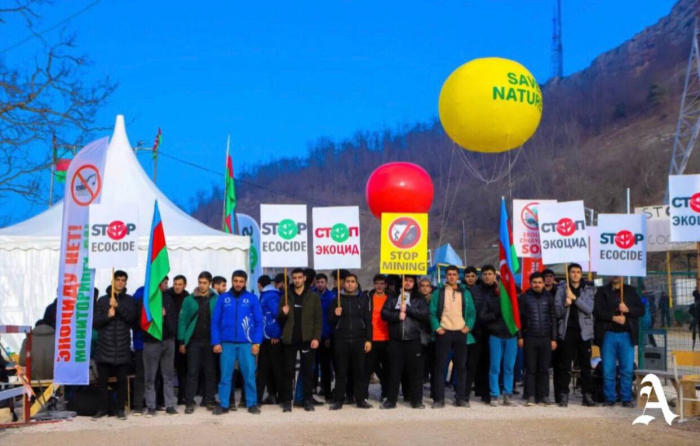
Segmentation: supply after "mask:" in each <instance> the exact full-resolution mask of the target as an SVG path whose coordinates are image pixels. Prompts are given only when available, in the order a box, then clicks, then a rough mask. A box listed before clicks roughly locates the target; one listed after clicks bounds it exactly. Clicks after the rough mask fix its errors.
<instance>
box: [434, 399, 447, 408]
mask: <svg viewBox="0 0 700 446" xmlns="http://www.w3.org/2000/svg"><path fill="white" fill-rule="evenodd" d="M431 407H432V408H433V409H442V408H443V407H445V400H440V401H433V405H432V406H431Z"/></svg>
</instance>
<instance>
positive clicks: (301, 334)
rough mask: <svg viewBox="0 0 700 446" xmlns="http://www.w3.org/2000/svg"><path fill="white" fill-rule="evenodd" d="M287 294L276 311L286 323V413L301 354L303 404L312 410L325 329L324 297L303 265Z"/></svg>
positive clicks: (282, 391)
mask: <svg viewBox="0 0 700 446" xmlns="http://www.w3.org/2000/svg"><path fill="white" fill-rule="evenodd" d="M286 293H287V295H286V297H283V299H284V300H285V301H284V302H282V304H281V305H280V308H279V312H278V314H277V322H278V323H279V324H282V325H283V328H282V345H283V347H282V349H283V353H284V377H283V381H282V386H281V388H280V389H279V393H280V398H281V399H282V407H283V411H284V412H291V411H292V391H293V389H292V386H293V383H294V375H295V368H296V360H297V353H299V354H300V356H301V359H300V368H299V375H300V377H301V381H302V385H303V397H302V404H303V406H304V410H305V411H307V412H313V411H314V404H313V401H312V398H313V385H314V365H315V363H316V359H315V358H316V355H315V354H316V349H317V348H318V346H319V343H320V340H321V332H322V329H323V316H322V314H321V299H320V298H319V297H318V294H316V293H314V292H313V291H311V288H309V287H308V286H307V285H306V274H305V273H304V270H303V269H301V268H296V269H295V270H293V271H292V287H291V288H290V289H289V290H288V291H287V292H286Z"/></svg>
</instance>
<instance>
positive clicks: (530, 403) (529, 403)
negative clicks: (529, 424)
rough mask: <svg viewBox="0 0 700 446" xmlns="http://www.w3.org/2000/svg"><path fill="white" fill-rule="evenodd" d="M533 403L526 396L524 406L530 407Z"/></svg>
mask: <svg viewBox="0 0 700 446" xmlns="http://www.w3.org/2000/svg"><path fill="white" fill-rule="evenodd" d="M534 405H535V402H534V401H533V400H532V398H528V399H527V401H525V407H532V406H534Z"/></svg>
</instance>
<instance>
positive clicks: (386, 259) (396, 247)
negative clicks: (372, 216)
mask: <svg viewBox="0 0 700 446" xmlns="http://www.w3.org/2000/svg"><path fill="white" fill-rule="evenodd" d="M379 270H380V272H381V273H382V274H427V273H428V214H382V244H381V254H380V268H379Z"/></svg>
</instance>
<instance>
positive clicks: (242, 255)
mask: <svg viewBox="0 0 700 446" xmlns="http://www.w3.org/2000/svg"><path fill="white" fill-rule="evenodd" d="M67 181H69V179H68V180H67ZM156 199H157V200H158V206H159V208H160V213H161V218H162V221H163V226H164V228H165V236H166V241H167V245H168V255H169V257H170V278H171V279H172V278H173V276H174V275H177V274H183V275H185V277H187V279H188V287H187V288H188V289H189V290H190V291H191V290H192V289H193V288H194V287H195V286H196V283H197V276H198V275H199V273H200V272H201V271H203V270H207V271H210V272H211V273H212V274H213V275H215V276H216V275H222V276H224V277H230V276H231V273H232V272H233V271H234V270H236V269H242V270H245V271H247V270H248V251H249V249H250V238H249V237H240V236H234V235H230V234H226V233H224V232H221V231H217V230H215V229H212V228H210V227H208V226H206V225H204V224H202V223H200V222H199V221H197V220H195V219H194V218H192V217H191V216H189V215H187V214H186V213H185V212H183V211H182V210H180V209H179V208H178V207H177V206H176V205H174V204H173V203H172V202H171V201H170V200H168V198H167V197H166V196H165V195H164V194H163V193H162V192H161V191H160V190H159V189H158V187H157V186H156V185H155V184H154V183H153V182H152V181H151V179H150V178H149V177H148V175H147V174H146V172H144V170H143V169H142V168H141V165H140V164H139V162H138V160H137V159H136V156H135V155H134V152H133V150H132V149H131V145H130V144H129V140H128V138H127V136H126V129H125V127H124V117H123V116H121V115H120V116H117V122H116V125H115V128H114V134H113V135H112V139H111V141H110V143H109V147H108V149H107V157H106V160H105V170H104V182H103V188H102V198H101V203H102V204H114V205H124V204H130V205H133V206H138V212H139V225H138V226H139V267H138V268H131V269H126V271H127V273H128V274H129V281H128V284H127V289H128V290H129V291H130V292H133V291H135V290H136V288H138V287H139V286H141V285H143V282H144V276H145V272H146V255H147V250H148V242H149V239H148V235H149V231H150V226H151V221H152V219H153V206H154V200H156ZM62 218H63V202H59V203H57V204H56V205H54V206H53V207H51V208H50V209H48V210H47V211H45V212H43V213H41V214H39V215H37V216H35V217H33V218H30V219H29V220H25V221H23V222H21V223H18V224H16V225H14V226H9V227H7V228H3V229H0V325H33V324H34V323H35V322H36V321H37V320H38V319H39V318H41V317H42V316H43V314H44V309H45V308H46V306H47V305H48V304H49V303H51V301H52V300H53V299H54V298H55V297H56V289H57V286H58V258H59V251H60V234H61V225H62ZM110 274H111V271H110V270H98V271H97V274H96V277H95V286H96V287H97V288H98V289H99V290H100V293H104V291H105V289H106V288H107V286H108V285H109V281H110ZM13 338H17V336H15V335H13V336H7V337H6V338H5V339H4V341H7V342H8V343H9V344H10V345H11V346H12V348H13V349H14V348H16V347H17V346H18V345H19V342H21V338H17V339H13Z"/></svg>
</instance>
